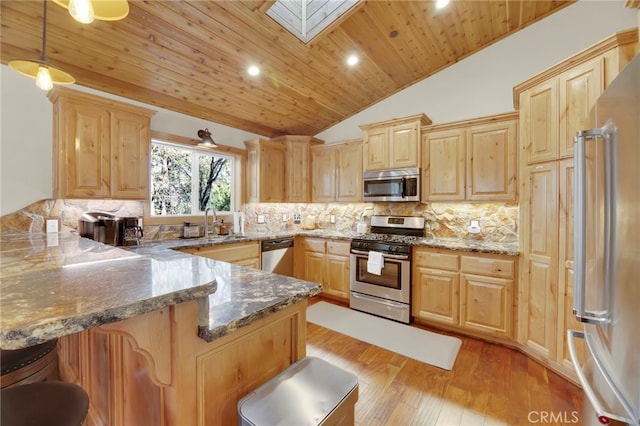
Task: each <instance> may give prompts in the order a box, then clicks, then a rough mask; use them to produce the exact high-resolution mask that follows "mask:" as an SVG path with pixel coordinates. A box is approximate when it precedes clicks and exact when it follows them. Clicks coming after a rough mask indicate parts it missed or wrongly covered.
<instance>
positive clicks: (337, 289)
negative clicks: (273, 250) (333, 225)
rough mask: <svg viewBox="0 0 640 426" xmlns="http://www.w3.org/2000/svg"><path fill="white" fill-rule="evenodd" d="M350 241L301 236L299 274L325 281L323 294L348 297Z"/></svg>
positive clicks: (299, 243) (302, 276)
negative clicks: (300, 268) (300, 269)
mask: <svg viewBox="0 0 640 426" xmlns="http://www.w3.org/2000/svg"><path fill="white" fill-rule="evenodd" d="M350 244H351V243H350V241H343V240H327V239H324V238H308V237H299V238H298V239H297V241H296V250H298V247H300V249H299V250H301V252H300V253H299V255H298V257H297V259H298V261H299V262H301V263H302V265H303V267H302V272H301V273H300V274H298V275H297V276H298V278H301V279H304V280H306V281H311V282H315V283H319V284H322V294H323V295H325V296H328V297H329V298H332V299H336V300H339V301H342V302H348V301H349V274H350V260H349V250H350Z"/></svg>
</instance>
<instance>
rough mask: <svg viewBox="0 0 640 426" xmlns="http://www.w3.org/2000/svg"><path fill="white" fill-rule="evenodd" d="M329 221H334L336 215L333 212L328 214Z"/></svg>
mask: <svg viewBox="0 0 640 426" xmlns="http://www.w3.org/2000/svg"><path fill="white" fill-rule="evenodd" d="M329 222H330V223H336V215H335V214H332V215H330V216H329Z"/></svg>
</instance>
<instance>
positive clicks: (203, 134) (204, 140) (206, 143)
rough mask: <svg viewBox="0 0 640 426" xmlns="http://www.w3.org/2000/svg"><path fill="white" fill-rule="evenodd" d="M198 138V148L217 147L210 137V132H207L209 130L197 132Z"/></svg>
mask: <svg viewBox="0 0 640 426" xmlns="http://www.w3.org/2000/svg"><path fill="white" fill-rule="evenodd" d="M198 137H199V138H200V140H201V142H200V143H199V144H198V146H201V147H204V148H217V147H218V145H217V144H216V143H215V142H214V140H213V138H212V137H211V132H210V131H209V129H204V130H198Z"/></svg>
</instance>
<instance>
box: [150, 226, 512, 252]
mask: <svg viewBox="0 0 640 426" xmlns="http://www.w3.org/2000/svg"><path fill="white" fill-rule="evenodd" d="M296 235H298V236H303V237H315V238H327V239H333V240H352V239H354V238H362V237H363V236H362V235H359V234H357V233H356V232H354V231H349V230H347V231H338V230H335V229H314V230H301V231H295V232H294V231H291V232H286V231H276V232H272V233H269V234H264V233H247V234H244V235H242V236H237V235H233V234H232V235H228V236H217V237H210V238H193V239H177V240H165V241H157V242H147V241H145V242H144V246H165V247H172V248H186V247H202V246H209V245H212V244H230V243H238V242H242V241H262V240H268V239H273V238H284V237H293V236H296ZM397 239H398V240H402V241H406V242H408V243H410V244H411V245H413V246H417V247H430V248H442V249H448V250H456V251H467V252H476V253H490V254H504V255H508V256H518V255H519V254H520V251H519V247H518V242H517V241H508V242H503V241H486V240H476V239H471V238H469V239H460V238H432V237H425V238H419V237H402V236H399V237H397Z"/></svg>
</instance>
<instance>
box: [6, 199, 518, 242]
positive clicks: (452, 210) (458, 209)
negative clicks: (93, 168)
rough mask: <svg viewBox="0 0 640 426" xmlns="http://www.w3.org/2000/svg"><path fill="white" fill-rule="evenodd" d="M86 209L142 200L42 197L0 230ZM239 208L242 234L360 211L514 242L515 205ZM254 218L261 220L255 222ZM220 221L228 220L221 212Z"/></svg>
mask: <svg viewBox="0 0 640 426" xmlns="http://www.w3.org/2000/svg"><path fill="white" fill-rule="evenodd" d="M86 211H104V212H108V213H113V214H115V215H118V216H143V214H144V204H143V202H142V201H125V200H42V201H38V202H36V203H33V204H31V205H29V206H27V207H25V208H24V209H22V210H20V211H18V212H15V213H12V214H9V215H5V216H2V217H1V218H0V230H1V232H3V233H12V232H34V233H37V232H43V231H44V227H45V218H46V217H60V218H61V221H62V227H63V229H62V230H63V231H64V230H67V231H69V230H75V229H77V226H78V218H79V217H80V216H81V215H82V214H83V213H84V212H86ZM244 212H245V231H246V232H258V233H259V232H265V233H266V232H270V231H271V232H273V231H291V232H295V231H299V230H301V229H305V224H306V225H310V224H311V222H313V223H314V228H315V229H327V230H335V231H355V230H356V225H357V223H358V219H359V217H360V215H361V214H363V216H364V218H365V220H366V221H367V222H368V220H369V218H370V216H371V215H373V214H376V215H400V216H424V217H425V219H426V226H425V228H426V234H427V236H433V237H436V238H463V239H464V238H471V239H481V240H486V241H502V242H515V241H518V213H519V210H518V204H517V203H429V204H423V203H300V204H291V203H257V204H247V205H245V209H244ZM296 215H299V216H300V223H296V221H295V220H294V216H296ZM259 216H260V217H261V218H263V219H264V223H258V217H259ZM229 219H230V218H229ZM332 219H333V221H332ZM471 220H477V221H478V223H479V225H480V233H479V234H470V233H469V232H468V230H467V228H468V227H469V224H470V221H471ZM225 222H230V220H227V219H226V216H225ZM182 229H183V226H182V225H145V229H144V231H145V239H147V240H160V239H168V238H176V237H178V236H181V235H182Z"/></svg>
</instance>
